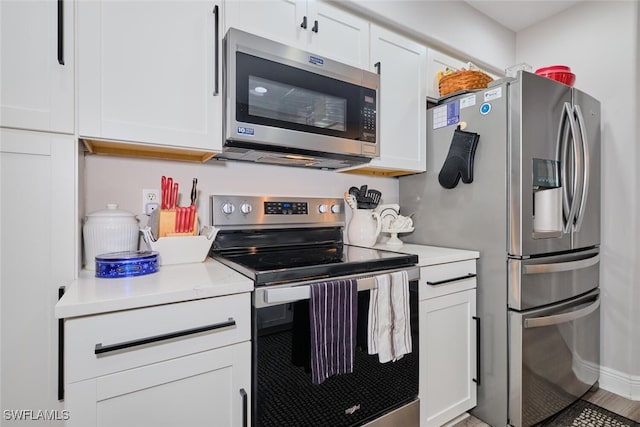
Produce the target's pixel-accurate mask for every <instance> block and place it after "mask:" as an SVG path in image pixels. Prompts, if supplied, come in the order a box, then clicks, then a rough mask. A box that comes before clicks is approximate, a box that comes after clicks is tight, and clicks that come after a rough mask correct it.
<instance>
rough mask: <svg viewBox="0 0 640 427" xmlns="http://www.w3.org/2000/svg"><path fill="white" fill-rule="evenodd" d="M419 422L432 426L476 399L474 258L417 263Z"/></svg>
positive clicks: (446, 419)
mask: <svg viewBox="0 0 640 427" xmlns="http://www.w3.org/2000/svg"><path fill="white" fill-rule="evenodd" d="M420 282H421V283H420V286H421V289H420V308H419V310H420V425H421V426H422V427H432V426H433V427H438V426H442V425H444V424H446V423H447V422H449V421H451V420H453V419H454V418H456V417H458V416H460V415H462V414H463V413H464V412H466V411H468V410H469V409H471V408H473V407H474V406H475V405H476V386H477V385H476V382H477V381H478V378H477V377H476V373H477V370H476V354H477V353H476V346H477V341H476V331H477V326H478V325H477V322H478V320H477V318H476V317H475V316H476V289H475V288H476V279H475V260H472V261H463V262H455V263H449V264H441V265H435V266H430V267H423V268H422V270H421V279H420Z"/></svg>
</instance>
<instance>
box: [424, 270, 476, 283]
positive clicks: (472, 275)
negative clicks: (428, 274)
mask: <svg viewBox="0 0 640 427" xmlns="http://www.w3.org/2000/svg"><path fill="white" fill-rule="evenodd" d="M472 277H476V275H475V274H474V273H468V274H467V275H466V276H460V277H453V278H451V279H445V280H439V281H437V282H427V285H430V286H438V285H444V284H445V283H451V282H457V281H458V280H466V279H470V278H472Z"/></svg>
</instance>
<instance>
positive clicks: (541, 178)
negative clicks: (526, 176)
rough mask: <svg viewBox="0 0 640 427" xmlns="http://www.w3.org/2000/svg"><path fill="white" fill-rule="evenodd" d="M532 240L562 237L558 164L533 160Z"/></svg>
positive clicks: (560, 188) (560, 189) (547, 160)
mask: <svg viewBox="0 0 640 427" xmlns="http://www.w3.org/2000/svg"><path fill="white" fill-rule="evenodd" d="M532 166H533V188H532V191H533V238H534V239H548V238H553V237H561V236H562V187H561V186H560V173H559V170H560V162H558V161H557V160H549V159H533V165H532Z"/></svg>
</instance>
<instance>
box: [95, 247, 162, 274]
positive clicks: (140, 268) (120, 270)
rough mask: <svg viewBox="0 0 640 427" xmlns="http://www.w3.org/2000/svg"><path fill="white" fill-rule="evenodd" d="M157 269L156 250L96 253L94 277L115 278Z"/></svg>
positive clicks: (153, 271)
mask: <svg viewBox="0 0 640 427" xmlns="http://www.w3.org/2000/svg"><path fill="white" fill-rule="evenodd" d="M157 271H158V252H155V251H124V252H109V253H106V254H100V255H96V277H102V278H107V279H117V278H120V277H135V276H144V275H145V274H151V273H155V272H157Z"/></svg>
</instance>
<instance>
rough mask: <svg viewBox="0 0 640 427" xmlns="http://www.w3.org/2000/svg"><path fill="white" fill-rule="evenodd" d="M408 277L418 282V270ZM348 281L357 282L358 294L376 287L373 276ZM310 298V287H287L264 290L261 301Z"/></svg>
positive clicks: (410, 273) (271, 302)
mask: <svg viewBox="0 0 640 427" xmlns="http://www.w3.org/2000/svg"><path fill="white" fill-rule="evenodd" d="M407 273H408V276H409V282H412V281H415V280H418V279H419V278H420V270H419V269H417V268H412V269H410V270H407ZM378 274H385V272H378ZM348 278H349V279H356V280H357V281H358V292H360V291H366V290H369V289H373V288H375V287H376V278H375V276H371V277H348ZM328 280H330V279H328ZM310 297H311V286H309V285H298V286H288V287H283V288H270V289H264V294H263V300H264V302H265V303H267V304H278V303H283V302H294V301H300V300H305V299H309V298H310Z"/></svg>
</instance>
